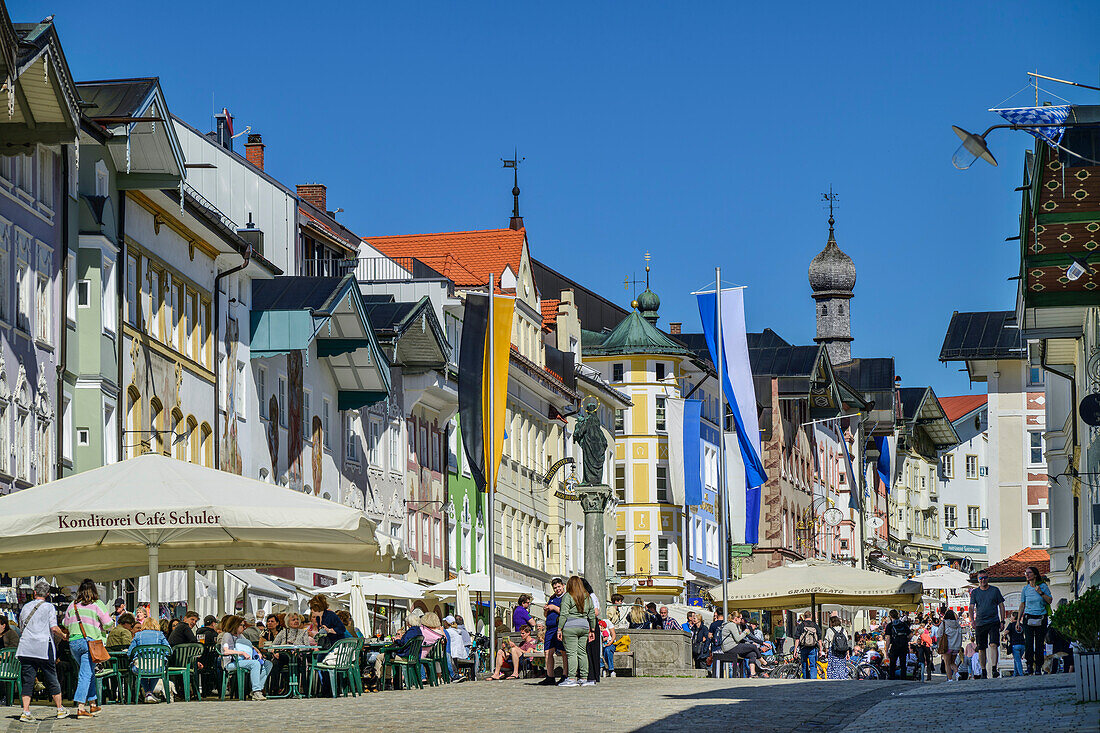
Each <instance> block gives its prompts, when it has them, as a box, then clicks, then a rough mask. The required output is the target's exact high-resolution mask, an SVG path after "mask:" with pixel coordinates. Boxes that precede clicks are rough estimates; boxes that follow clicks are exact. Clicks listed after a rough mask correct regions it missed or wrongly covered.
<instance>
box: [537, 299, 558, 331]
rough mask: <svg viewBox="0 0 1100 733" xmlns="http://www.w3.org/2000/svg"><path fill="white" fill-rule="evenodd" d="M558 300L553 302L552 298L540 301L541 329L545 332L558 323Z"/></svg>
mask: <svg viewBox="0 0 1100 733" xmlns="http://www.w3.org/2000/svg"><path fill="white" fill-rule="evenodd" d="M560 302H561V301H560V300H554V299H553V298H543V299H542V303H541V305H542V327H543V328H544V329H546V330H547V331H549V330H551V329H552V328H553V327H554V324H555V323H557V322H558V303H560Z"/></svg>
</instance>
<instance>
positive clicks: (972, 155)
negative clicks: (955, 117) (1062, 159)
mask: <svg viewBox="0 0 1100 733" xmlns="http://www.w3.org/2000/svg"><path fill="white" fill-rule="evenodd" d="M1097 126H1098V123H1096V122H1032V123H1028V124H1026V125H1010V124H1001V125H993V126H992V127H990V128H989V129H987V130H986V131H985V132H983V133H982V134H981V135H975V134H974V133H972V132H967V131H966V130H964V129H962V128H961V127H959V126H958V125H952V126H951V129H952V130H954V131H955V134H956V135H958V136H959V139H960V140H962V143H960V144H959V147H958V148H956V149H955V154H954V155H952V156H951V164H952V165H953V166H955V167H956V168H958V169H959V170H961V171H964V170H966V169H967V168H969V167H970V166H972V165H974V163H975V162H976V161H977V160H978V159H979V158H981V159H982V160H984V161H985V162H987V163H989V164H990V165H992V166H996V165H997V159H996V158H994V157H993V153H991V152H990V151H989V146H988V145H987V144H986V142H985V138H986V136H987V135H988V134H989V133H991V132H993V131H994V130H1035V129H1037V128H1049V127H1061V128H1066V127H1097ZM1044 139H1045V140H1047V142H1049V143H1050V144H1052V145H1055V146H1056V147H1058V148H1060V149H1062V150H1065V151H1066V152H1067V153H1069V154H1070V155H1072V156H1074V157H1076V158H1080V159H1081V160H1084V161H1086V162H1088V163H1093V164H1094V165H1100V160H1093V159H1092V158H1086V157H1085V156H1083V155H1079V154H1077V153H1075V152H1073V151H1072V150H1068V149H1066V148H1063V147H1062V146H1061V145H1059V144H1058V143H1056V142H1054V141H1053V140H1049V139H1046V138H1044Z"/></svg>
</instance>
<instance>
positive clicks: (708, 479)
mask: <svg viewBox="0 0 1100 733" xmlns="http://www.w3.org/2000/svg"><path fill="white" fill-rule="evenodd" d="M698 396H699V397H700V399H702V400H703V420H702V425H701V428H700V438H701V439H702V441H703V461H702V463H703V465H702V469H703V503H702V504H700V505H699V506H697V507H692V506H689V507H687V527H686V531H687V543H686V544H685V547H686V549H687V569H688V572H689V573H691V574H692V575H694V576H695V579H694V580H691V581H689V582H688V584H687V596H688V602H691V599H693V598H698V597H699V596H700V595H701V594H702V593H703V592H704V591H706V590H709V589H710V588H713V587H714V586H716V585H718V584H719V581H720V574H721V571H720V569H719V566H718V557H719V556H718V548H719V547H720V546H721V545H722V544H723V543H721V542H720V541H719V537H720V530H719V526H718V521H719V520H718V517H717V515H716V512H715V509H716V507H717V503H718V489H717V484H718V482H717V473H718V424H717V422H716V421H717V399H716V398H715V397H714V396H713V395H710V394H707V393H706V392H705V391H704V390H699V395H698ZM708 538H709V539H708Z"/></svg>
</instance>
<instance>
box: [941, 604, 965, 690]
mask: <svg viewBox="0 0 1100 733" xmlns="http://www.w3.org/2000/svg"><path fill="white" fill-rule="evenodd" d="M961 650H962V626H961V625H960V624H959V619H958V617H957V616H955V612H954V611H952V610H951V609H950V608H949V609H947V610H946V611H944V612H943V621H941V622H940V626H939V650H938V651H939V653H940V656H941V657H943V662H944V672H945V673H946V674H947V681H948V682H954V681H955V680H956V675H957V673H958V670H959V667H958V663H957V662H958V658H959V651H961Z"/></svg>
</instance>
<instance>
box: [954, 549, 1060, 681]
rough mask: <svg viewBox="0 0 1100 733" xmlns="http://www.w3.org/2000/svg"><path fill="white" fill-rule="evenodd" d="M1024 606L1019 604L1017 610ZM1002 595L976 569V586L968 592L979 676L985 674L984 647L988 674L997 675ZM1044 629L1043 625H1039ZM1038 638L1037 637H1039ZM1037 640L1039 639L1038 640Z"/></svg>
mask: <svg viewBox="0 0 1100 733" xmlns="http://www.w3.org/2000/svg"><path fill="white" fill-rule="evenodd" d="M1023 611H1024V606H1023V604H1020V613H1023ZM1004 622H1005V598H1004V596H1003V595H1001V590H1000V589H999V588H998V587H997V586H995V585H990V584H989V573H988V572H986V571H985V570H979V571H978V587H977V588H974V589H973V590H972V591H970V626H971V628H973V629H974V637H975V640H976V641H977V645H978V662H979V664H980V665H981V668H982V670H981V673H980V674H979V675H978V676H979V677H980V678H981V679H985V677H986V657H987V654H986V650H987V649H988V650H989V653H988V657H989V659H990V667H991V668H992V670H993V671H992V675H993V676H994V677H1000V676H1001V673H1000V672H999V671H998V670H997V647H998V646H999V645H1000V643H1001V629H1003V628H1004V625H1005V623H1004ZM1043 631H1044V632H1045V631H1046V626H1044V627H1043ZM1040 638H1041V637H1040ZM1040 643H1041V642H1040Z"/></svg>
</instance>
